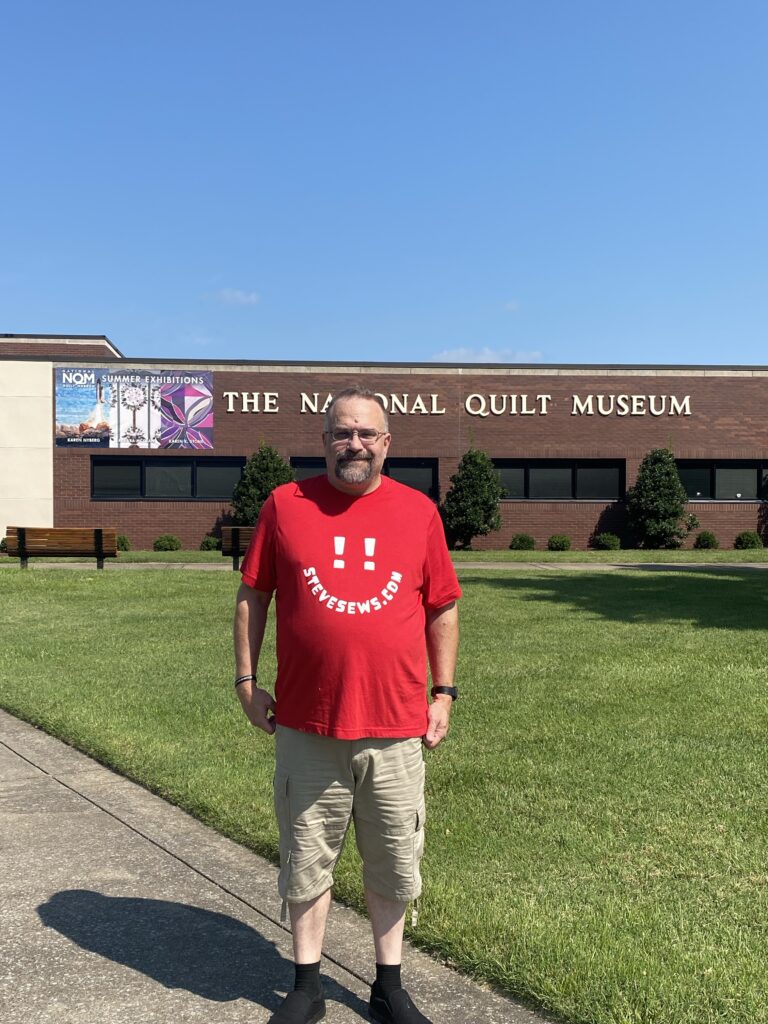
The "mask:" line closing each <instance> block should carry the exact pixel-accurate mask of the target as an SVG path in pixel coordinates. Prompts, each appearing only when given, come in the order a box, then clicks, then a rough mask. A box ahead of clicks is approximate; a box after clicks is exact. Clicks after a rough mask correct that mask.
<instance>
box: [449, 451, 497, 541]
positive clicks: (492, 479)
mask: <svg viewBox="0 0 768 1024" xmlns="http://www.w3.org/2000/svg"><path fill="white" fill-rule="evenodd" d="M503 496H504V488H503V487H502V486H501V482H500V480H499V474H498V473H497V472H496V470H495V468H494V465H493V463H492V462H491V460H490V459H489V458H488V456H487V455H486V454H485V452H481V451H479V450H478V449H477V448H470V449H469V451H467V452H465V453H464V456H463V457H462V460H461V462H460V463H459V468H458V471H457V472H456V473H454V475H453V476H452V477H451V489H450V490H449V491H448V493H447V495H446V496H445V502H444V503H443V509H442V512H443V522H444V523H445V529H446V532H447V534H448V539H449V542H450V543H452V544H460V545H461V547H463V548H467V549H468V548H470V547H471V546H472V538H473V537H483V536H485V534H487V533H490V532H491V530H498V529H499V528H500V526H501V514H500V513H499V501H500V500H501V498H502V497H503Z"/></svg>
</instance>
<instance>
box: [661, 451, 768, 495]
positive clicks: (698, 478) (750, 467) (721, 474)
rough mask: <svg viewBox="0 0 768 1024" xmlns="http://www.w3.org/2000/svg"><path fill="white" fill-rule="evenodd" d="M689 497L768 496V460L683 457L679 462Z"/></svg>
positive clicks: (679, 469)
mask: <svg viewBox="0 0 768 1024" xmlns="http://www.w3.org/2000/svg"><path fill="white" fill-rule="evenodd" d="M677 471H678V473H679V475H680V481H681V483H682V485H683V487H684V488H685V493H686V494H687V495H688V500H689V501H711V500H712V499H714V500H715V501H756V500H757V499H758V498H761V497H762V498H764V497H766V496H768V463H766V462H745V461H743V460H737V459H732V460H726V459H716V460H707V459H699V460H693V459H683V460H681V461H680V462H678V463H677Z"/></svg>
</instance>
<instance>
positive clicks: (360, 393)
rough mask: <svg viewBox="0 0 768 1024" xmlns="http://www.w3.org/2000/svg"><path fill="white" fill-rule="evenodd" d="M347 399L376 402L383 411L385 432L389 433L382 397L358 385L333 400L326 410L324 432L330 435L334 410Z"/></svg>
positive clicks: (341, 392) (340, 393) (385, 408)
mask: <svg viewBox="0 0 768 1024" xmlns="http://www.w3.org/2000/svg"><path fill="white" fill-rule="evenodd" d="M347 398H365V399H366V400H367V401H369V402H375V403H376V405H378V407H379V408H380V409H381V413H382V415H383V417H384V430H385V431H386V432H387V433H389V416H388V415H387V407H386V406H385V405H384V402H383V401H382V399H381V395H377V394H376V393H375V392H374V391H371V389H370V388H361V387H360V386H359V385H357V384H353V385H352V386H351V387H348V388H344V390H343V391H339V393H338V394H337V395H334V396H333V398H332V399H331V404H330V405H329V406H328V408H327V409H326V410H325V419H324V420H323V430H325V432H326V433H328V432H329V431H330V429H331V427H332V426H333V410H334V407H335V405H336V403H337V402H343V401H345V399H347Z"/></svg>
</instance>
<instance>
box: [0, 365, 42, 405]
mask: <svg viewBox="0 0 768 1024" xmlns="http://www.w3.org/2000/svg"><path fill="white" fill-rule="evenodd" d="M52 395H53V363H47V362H41V363H23V362H16V361H15V360H13V359H10V360H8V361H7V362H6V361H5V360H3V361H2V362H0V398H5V397H6V396H16V397H20V398H31V397H34V398H46V397H47V398H48V401H49V402H50V400H51V396H52ZM49 411H50V406H49Z"/></svg>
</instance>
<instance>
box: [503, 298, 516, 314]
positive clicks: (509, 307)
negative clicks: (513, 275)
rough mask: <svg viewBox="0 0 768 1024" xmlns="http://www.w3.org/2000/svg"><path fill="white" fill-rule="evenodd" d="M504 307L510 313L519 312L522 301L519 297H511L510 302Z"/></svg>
mask: <svg viewBox="0 0 768 1024" xmlns="http://www.w3.org/2000/svg"><path fill="white" fill-rule="evenodd" d="M504 309H506V311H507V312H508V313H517V311H518V310H519V309H520V303H519V302H518V301H517V299H510V300H509V302H505V303H504Z"/></svg>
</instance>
